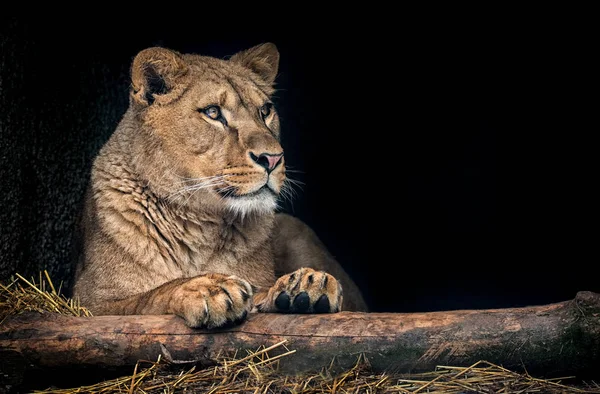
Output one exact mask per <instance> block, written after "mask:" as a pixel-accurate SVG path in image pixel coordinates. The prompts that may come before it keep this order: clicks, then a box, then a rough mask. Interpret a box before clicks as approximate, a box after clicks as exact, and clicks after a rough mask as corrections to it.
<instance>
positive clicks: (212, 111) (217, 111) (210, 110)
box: [202, 105, 221, 120]
mask: <svg viewBox="0 0 600 394" xmlns="http://www.w3.org/2000/svg"><path fill="white" fill-rule="evenodd" d="M202 112H204V114H205V115H206V116H208V117H209V118H211V119H214V120H219V119H220V118H221V108H219V107H218V106H216V105H211V106H210V107H206V108H204V109H203V110H202Z"/></svg>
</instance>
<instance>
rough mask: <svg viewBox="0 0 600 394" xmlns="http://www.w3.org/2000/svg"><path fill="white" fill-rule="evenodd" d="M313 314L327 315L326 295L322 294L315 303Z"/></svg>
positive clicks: (327, 301) (327, 300)
mask: <svg viewBox="0 0 600 394" xmlns="http://www.w3.org/2000/svg"><path fill="white" fill-rule="evenodd" d="M314 309H315V313H329V297H327V294H323V295H322V296H321V297H319V299H318V300H317V302H315V306H314Z"/></svg>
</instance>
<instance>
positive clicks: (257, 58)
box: [230, 42, 279, 85]
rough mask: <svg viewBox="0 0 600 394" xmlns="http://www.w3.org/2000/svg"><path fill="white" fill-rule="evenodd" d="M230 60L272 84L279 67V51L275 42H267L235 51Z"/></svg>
mask: <svg viewBox="0 0 600 394" xmlns="http://www.w3.org/2000/svg"><path fill="white" fill-rule="evenodd" d="M230 61H232V62H235V63H238V64H241V65H242V66H244V67H246V68H249V69H250V70H252V71H253V72H254V73H256V74H258V76H260V77H261V78H262V79H263V80H264V81H265V82H267V83H268V84H270V85H272V84H273V82H275V77H276V76H277V69H278V68H279V51H278V50H277V47H276V46H275V44H273V43H270V42H267V43H265V44H260V45H257V46H255V47H252V48H250V49H246V50H245V51H241V52H238V53H236V54H235V55H233V56H232V57H231V59H230Z"/></svg>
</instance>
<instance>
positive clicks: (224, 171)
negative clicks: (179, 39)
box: [132, 44, 285, 215]
mask: <svg viewBox="0 0 600 394" xmlns="http://www.w3.org/2000/svg"><path fill="white" fill-rule="evenodd" d="M278 61H279V53H278V52H277V49H276V48H275V46H274V45H272V44H264V45H260V46H257V47H254V48H251V49H249V50H247V51H244V52H241V53H238V54H236V55H234V56H233V57H232V58H231V59H230V60H221V59H215V58H210V57H203V56H197V55H181V54H179V53H176V52H173V51H169V50H166V49H163V48H150V49H146V50H144V51H142V52H140V54H138V55H137V56H136V58H135V60H134V62H133V67H132V82H133V91H132V108H134V110H135V114H136V116H137V118H138V120H139V121H140V122H141V123H142V130H143V131H142V135H143V137H144V138H143V139H142V140H143V141H142V144H143V146H144V147H145V149H144V150H143V151H142V152H141V153H140V155H141V156H143V158H142V160H143V161H144V165H143V166H141V167H144V170H143V171H144V172H145V173H146V175H147V176H148V181H149V183H151V184H153V186H156V188H157V189H159V190H161V194H162V195H163V196H164V197H166V198H167V199H168V200H170V201H175V202H178V203H180V204H190V203H202V204H205V205H206V204H210V205H212V206H216V207H221V208H226V209H229V210H231V211H234V212H237V213H240V214H242V215H244V214H247V213H249V212H257V211H258V212H271V211H273V210H274V209H275V208H276V206H277V197H278V196H279V194H280V192H281V190H282V187H283V185H284V181H285V163H284V157H283V149H282V147H281V145H280V143H279V118H278V116H277V112H276V111H275V108H274V106H273V103H272V101H271V95H272V94H273V92H274V89H273V87H272V84H273V81H274V79H275V75H276V73H277V65H278Z"/></svg>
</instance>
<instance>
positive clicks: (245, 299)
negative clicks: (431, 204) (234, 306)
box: [240, 290, 250, 302]
mask: <svg viewBox="0 0 600 394" xmlns="http://www.w3.org/2000/svg"><path fill="white" fill-rule="evenodd" d="M240 293H242V300H244V302H246V301H248V298H250V295H249V294H248V293H246V292H245V291H244V290H240Z"/></svg>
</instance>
